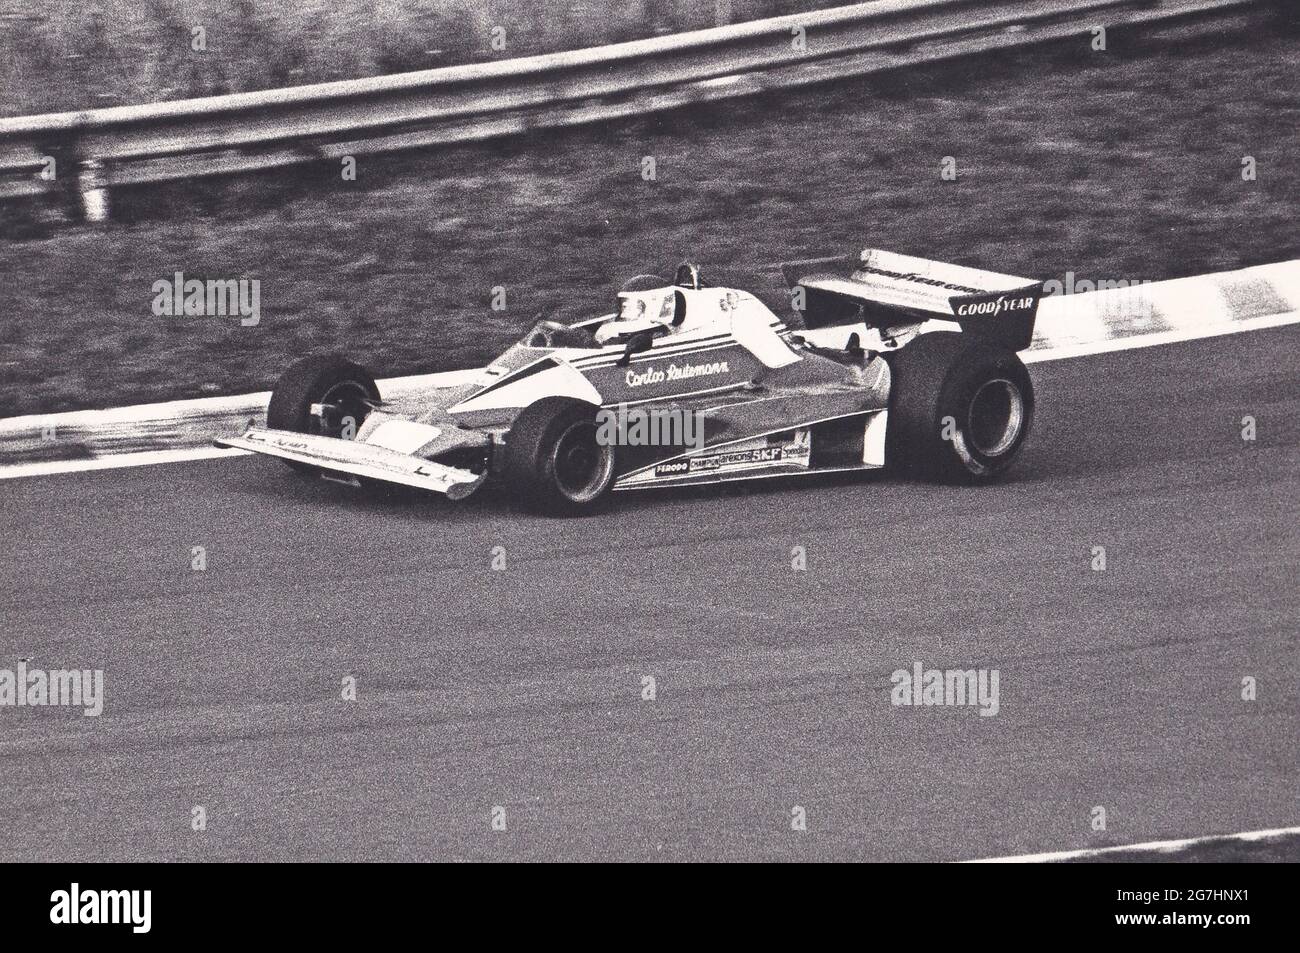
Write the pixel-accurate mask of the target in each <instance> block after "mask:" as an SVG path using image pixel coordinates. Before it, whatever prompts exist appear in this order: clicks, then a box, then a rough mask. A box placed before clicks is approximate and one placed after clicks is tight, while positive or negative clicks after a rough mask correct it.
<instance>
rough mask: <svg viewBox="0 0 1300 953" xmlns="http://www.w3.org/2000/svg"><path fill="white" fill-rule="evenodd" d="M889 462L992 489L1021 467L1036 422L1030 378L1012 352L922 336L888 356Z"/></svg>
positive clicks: (925, 475)
mask: <svg viewBox="0 0 1300 953" xmlns="http://www.w3.org/2000/svg"><path fill="white" fill-rule="evenodd" d="M887 360H888V361H889V368H890V371H891V372H892V381H891V385H890V408H889V431H888V434H887V438H886V447H885V454H886V461H887V463H888V464H889V465H890V466H891V467H892V468H894V469H897V470H899V471H901V472H903V473H906V474H908V475H909V476H915V477H920V478H922V479H931V480H939V481H942V482H946V483H986V482H988V481H990V480H992V479H993V478H995V477H996V476H998V475H999V474H1000V473H1002V472H1004V471H1005V470H1006V469H1007V468H1008V467H1010V466H1011V465H1012V463H1014V462H1015V459H1016V457H1017V456H1018V455H1019V454H1020V451H1021V449H1022V448H1023V447H1024V444H1025V440H1026V438H1027V437H1028V436H1029V431H1030V427H1031V426H1032V424H1033V419H1034V388H1033V384H1032V383H1031V382H1030V380H1029V372H1028V371H1027V370H1026V369H1025V365H1024V364H1023V363H1022V362H1021V360H1020V358H1019V357H1017V356H1016V354H1015V353H1014V352H1012V351H1008V350H1005V349H1003V348H999V347H995V346H992V345H990V344H987V343H984V342H982V341H978V340H971V339H970V338H969V337H965V336H963V335H960V334H955V333H949V332H942V331H940V332H934V333H931V334H922V335H920V336H919V337H917V338H916V339H915V340H913V341H912V342H911V343H910V344H907V345H905V346H904V347H903V348H901V349H900V350H898V351H895V352H893V353H891V354H889V355H888V356H887Z"/></svg>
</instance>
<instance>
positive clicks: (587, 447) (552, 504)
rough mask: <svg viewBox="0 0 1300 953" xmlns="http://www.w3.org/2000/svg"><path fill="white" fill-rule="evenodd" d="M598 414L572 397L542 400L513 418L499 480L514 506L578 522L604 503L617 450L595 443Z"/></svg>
mask: <svg viewBox="0 0 1300 953" xmlns="http://www.w3.org/2000/svg"><path fill="white" fill-rule="evenodd" d="M598 409H599V408H597V407H596V406H595V405H594V404H589V403H587V402H586V401H581V400H575V399H574V398H572V397H544V398H542V399H541V400H539V401H537V402H536V403H534V404H530V405H529V406H527V407H525V408H524V410H523V411H522V412H521V413H520V414H519V416H518V417H516V418H515V422H514V425H513V426H512V427H511V428H510V432H509V433H508V434H506V442H505V448H504V452H503V454H502V462H501V478H502V481H503V482H504V483H505V486H506V488H507V490H508V492H510V494H511V495H512V496H513V498H514V502H515V503H516V504H517V505H519V506H521V507H523V508H524V509H527V510H531V511H533V512H537V513H545V514H547V515H551V516H578V515H582V514H586V513H592V512H596V511H597V510H599V509H600V508H601V507H602V506H603V505H604V504H605V503H606V502H607V500H608V495H609V489H610V487H611V486H613V484H614V474H615V467H614V458H615V448H614V447H613V446H611V445H609V444H601V443H599V442H598V441H597V439H596V434H597V421H596V413H597V410H598Z"/></svg>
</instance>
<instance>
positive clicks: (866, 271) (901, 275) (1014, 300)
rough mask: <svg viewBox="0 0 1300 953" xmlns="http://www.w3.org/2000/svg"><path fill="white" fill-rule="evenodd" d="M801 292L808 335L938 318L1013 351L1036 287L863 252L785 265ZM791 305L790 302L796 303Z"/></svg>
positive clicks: (1023, 344)
mask: <svg viewBox="0 0 1300 953" xmlns="http://www.w3.org/2000/svg"><path fill="white" fill-rule="evenodd" d="M781 273H782V275H783V276H784V277H785V280H786V283H787V284H789V285H790V287H791V288H795V289H799V288H802V289H803V295H802V297H803V304H804V308H803V320H804V325H805V326H806V327H808V328H810V329H813V328H819V327H825V326H828V325H836V324H849V323H856V322H858V321H864V322H866V324H868V325H871V326H875V327H878V328H888V327H896V326H899V325H903V324H908V323H917V322H921V321H927V320H930V319H934V318H938V319H941V320H947V321H953V322H956V323H957V325H958V326H960V328H961V330H962V331H964V332H967V333H970V334H975V335H979V336H981V337H986V338H989V339H991V340H993V341H996V342H997V343H999V344H1002V345H1004V346H1006V347H1008V348H1011V349H1012V350H1016V351H1021V350H1024V349H1025V348H1027V347H1029V342H1030V340H1031V339H1032V337H1033V334H1034V318H1035V317H1036V316H1037V314H1038V301H1039V299H1040V298H1041V297H1042V294H1043V282H1041V281H1032V280H1030V279H1028V278H1017V277H1015V276H1014V275H1002V274H998V273H997V272H993V271H981V270H980V269H978V268H966V267H964V266H962V265H948V264H944V263H943V262H938V261H930V260H929V259H926V258H915V257H912V256H910V255H899V254H896V253H894V252H887V251H880V250H878V249H874V248H868V249H866V250H865V251H863V252H862V254H861V255H859V256H856V257H855V256H852V255H844V256H840V257H836V258H815V259H811V260H808V261H793V262H786V263H785V264H783V265H782V266H781ZM796 303H797V300H796Z"/></svg>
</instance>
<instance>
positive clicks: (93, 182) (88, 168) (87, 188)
mask: <svg viewBox="0 0 1300 953" xmlns="http://www.w3.org/2000/svg"><path fill="white" fill-rule="evenodd" d="M77 191H78V192H80V193H81V213H82V215H83V216H84V217H85V219H86V221H88V222H106V221H108V209H109V204H108V174H107V172H106V170H105V168H104V163H103V162H102V161H101V160H99V159H83V160H82V161H81V166H80V169H79V170H78V172H77Z"/></svg>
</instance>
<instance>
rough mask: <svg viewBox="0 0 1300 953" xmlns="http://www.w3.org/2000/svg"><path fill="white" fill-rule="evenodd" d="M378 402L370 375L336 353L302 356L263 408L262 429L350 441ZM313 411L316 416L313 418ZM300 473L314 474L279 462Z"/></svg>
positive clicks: (307, 468)
mask: <svg viewBox="0 0 1300 953" xmlns="http://www.w3.org/2000/svg"><path fill="white" fill-rule="evenodd" d="M378 400H379V387H378V386H377V385H376V384H375V379H374V378H373V377H371V376H370V373H369V372H368V371H367V370H366V369H365V368H364V367H362V366H361V365H360V364H357V363H356V362H355V361H350V360H348V359H347V358H345V357H342V356H341V355H338V354H322V355H314V356H311V357H304V358H302V359H301V360H299V361H295V362H294V363H293V364H291V365H289V368H288V369H287V370H286V371H285V372H284V373H283V374H281V375H280V379H279V380H278V381H277V382H276V385H275V390H273V391H272V392H271V403H270V405H269V406H268V407H267V408H266V425H267V426H268V427H270V428H271V429H273V430H289V431H292V432H293V433H305V434H312V435H313V436H322V437H337V438H339V439H342V440H351V439H352V438H353V437H354V436H356V432H357V431H358V430H360V429H361V424H362V422H363V421H364V420H365V419H366V416H367V415H368V414H369V413H370V408H371V404H372V403H373V402H376V401H378ZM313 408H317V409H319V410H320V411H321V413H319V414H317V413H313V412H312V411H313ZM284 462H285V463H287V464H288V465H289V466H290V467H291V468H292V469H294V470H297V471H298V472H300V473H315V472H316V469H317V468H316V467H313V466H310V465H309V464H306V463H299V462H297V461H296V460H285V461H284Z"/></svg>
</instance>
